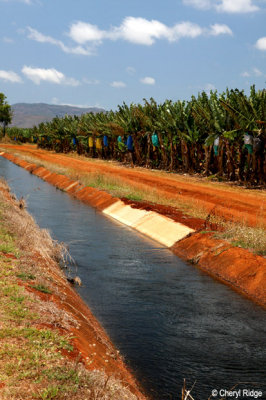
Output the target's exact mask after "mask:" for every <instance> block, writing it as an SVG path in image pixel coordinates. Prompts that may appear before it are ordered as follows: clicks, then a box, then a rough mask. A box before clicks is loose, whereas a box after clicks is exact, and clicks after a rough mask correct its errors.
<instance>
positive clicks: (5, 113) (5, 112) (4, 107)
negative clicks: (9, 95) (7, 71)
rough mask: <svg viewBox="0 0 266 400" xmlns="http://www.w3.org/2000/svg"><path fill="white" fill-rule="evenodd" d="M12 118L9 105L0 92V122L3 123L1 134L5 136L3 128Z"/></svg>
mask: <svg viewBox="0 0 266 400" xmlns="http://www.w3.org/2000/svg"><path fill="white" fill-rule="evenodd" d="M11 120H12V111H11V106H10V105H9V104H8V102H7V101H6V96H5V95H4V93H0V123H1V124H2V125H3V136H5V128H6V126H7V125H8V124H10V122H11Z"/></svg>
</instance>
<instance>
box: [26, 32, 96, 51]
mask: <svg viewBox="0 0 266 400" xmlns="http://www.w3.org/2000/svg"><path fill="white" fill-rule="evenodd" d="M27 29H28V32H29V34H28V38H29V39H32V40H35V41H36V42H40V43H50V44H53V45H55V46H58V47H59V48H60V49H61V50H63V51H64V52H65V53H69V54H80V55H86V56H87V55H92V53H93V51H92V49H89V48H84V47H82V46H76V47H68V46H66V45H65V44H64V43H63V42H62V41H61V40H57V39H54V38H52V37H51V36H46V35H43V34H42V33H41V32H38V31H37V30H36V29H33V28H31V27H30V26H29V27H28V28H27Z"/></svg>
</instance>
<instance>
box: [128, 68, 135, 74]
mask: <svg viewBox="0 0 266 400" xmlns="http://www.w3.org/2000/svg"><path fill="white" fill-rule="evenodd" d="M126 71H127V73H128V74H129V75H134V74H135V72H136V70H135V68H134V67H127V68H126Z"/></svg>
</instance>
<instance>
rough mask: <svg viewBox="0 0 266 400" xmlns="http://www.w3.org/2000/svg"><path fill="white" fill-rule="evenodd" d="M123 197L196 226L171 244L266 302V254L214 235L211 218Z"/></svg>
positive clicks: (73, 185) (73, 189)
mask: <svg viewBox="0 0 266 400" xmlns="http://www.w3.org/2000/svg"><path fill="white" fill-rule="evenodd" d="M2 156H3V157H5V158H7V159H8V160H10V161H12V162H14V163H15V164H17V165H19V166H21V167H23V168H25V169H27V170H28V171H30V172H31V173H33V174H34V175H37V176H39V177H41V178H42V179H44V180H45V181H47V182H49V183H51V184H53V185H54V186H56V187H58V188H60V189H61V190H63V191H66V192H67V193H69V194H71V195H73V196H74V197H76V198H78V199H79V200H81V201H83V202H84V203H87V204H89V205H92V206H94V207H96V208H97V209H98V210H101V211H103V210H104V209H105V208H107V207H109V206H110V205H112V204H114V203H116V202H117V201H118V199H117V198H114V197H112V196H111V195H110V194H108V193H106V192H104V191H101V190H98V189H94V188H89V187H85V186H84V185H81V184H80V183H79V182H77V181H73V180H71V179H69V178H68V177H66V176H65V175H60V174H55V173H51V172H50V171H48V170H47V169H45V168H43V167H37V166H36V165H35V164H31V163H28V162H26V161H25V160H22V159H20V158H19V157H15V156H13V155H11V154H8V153H4V154H2ZM122 200H123V202H124V203H125V204H127V205H130V206H131V207H132V208H138V209H143V210H147V211H155V212H157V213H159V214H163V215H165V216H167V218H169V219H172V220H173V221H175V222H179V223H181V224H182V225H185V226H188V227H190V228H192V229H194V230H195V231H196V232H195V233H194V234H191V235H190V236H189V237H187V238H184V239H182V240H180V241H179V242H177V243H175V244H174V245H173V246H172V247H171V249H172V250H173V251H174V252H175V254H177V255H178V256H179V257H181V258H183V259H184V260H186V261H189V262H192V263H193V264H195V265H197V266H198V267H199V268H201V269H202V270H204V271H206V272H207V273H209V274H210V275H212V276H213V277H214V278H216V279H219V280H220V281H222V282H223V283H225V284H227V285H229V286H230V287H232V288H233V289H234V290H236V291H238V292H239V293H241V294H243V295H245V296H248V297H249V298H250V299H252V300H254V301H255V302H257V303H259V304H260V305H262V306H265V305H266V290H265V288H266V260H265V258H263V257H261V256H257V255H255V254H253V253H251V252H249V251H248V250H244V249H241V248H238V247H233V246H231V245H230V244H229V243H228V242H226V241H222V240H218V239H215V238H214V237H213V233H210V232H208V230H213V229H215V228H216V227H215V225H210V224H209V223H208V221H204V220H201V219H199V218H189V217H186V216H185V215H183V214H182V213H181V212H179V211H177V210H176V209H174V208H171V207H164V206H160V205H153V204H147V203H144V202H143V203H140V202H136V201H135V202H134V201H128V200H125V199H122ZM202 230H207V233H202ZM204 232H205V231H204Z"/></svg>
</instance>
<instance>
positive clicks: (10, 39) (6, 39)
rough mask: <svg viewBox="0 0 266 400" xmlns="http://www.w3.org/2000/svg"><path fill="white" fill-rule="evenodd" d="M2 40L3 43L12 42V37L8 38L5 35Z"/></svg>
mask: <svg viewBox="0 0 266 400" xmlns="http://www.w3.org/2000/svg"><path fill="white" fill-rule="evenodd" d="M3 42H4V43H14V40H13V39H12V38H9V37H7V36H4V37H3Z"/></svg>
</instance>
